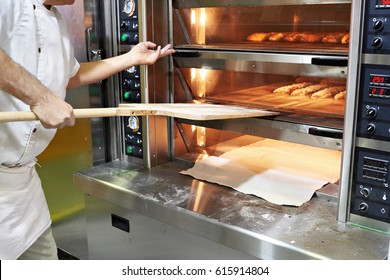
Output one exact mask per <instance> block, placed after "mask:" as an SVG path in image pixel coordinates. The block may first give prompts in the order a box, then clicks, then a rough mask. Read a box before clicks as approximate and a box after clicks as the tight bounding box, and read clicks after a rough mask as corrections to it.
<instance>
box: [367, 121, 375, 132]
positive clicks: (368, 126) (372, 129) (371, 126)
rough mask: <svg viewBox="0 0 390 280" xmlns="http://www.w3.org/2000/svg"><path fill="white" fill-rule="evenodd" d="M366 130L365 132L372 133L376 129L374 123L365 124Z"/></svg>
mask: <svg viewBox="0 0 390 280" xmlns="http://www.w3.org/2000/svg"><path fill="white" fill-rule="evenodd" d="M366 131H367V133H369V134H374V133H375V131H376V127H375V124H373V123H369V124H368V125H367V128H366Z"/></svg>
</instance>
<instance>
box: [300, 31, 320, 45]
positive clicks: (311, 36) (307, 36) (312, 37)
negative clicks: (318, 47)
mask: <svg viewBox="0 0 390 280" xmlns="http://www.w3.org/2000/svg"><path fill="white" fill-rule="evenodd" d="M323 37H324V35H323V34H320V33H304V34H303V35H302V37H301V42H302V43H320V42H321V41H322V38H323Z"/></svg>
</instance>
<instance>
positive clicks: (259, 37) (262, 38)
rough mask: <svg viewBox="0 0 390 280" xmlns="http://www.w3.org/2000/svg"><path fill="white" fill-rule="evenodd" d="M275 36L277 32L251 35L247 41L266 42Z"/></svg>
mask: <svg viewBox="0 0 390 280" xmlns="http://www.w3.org/2000/svg"><path fill="white" fill-rule="evenodd" d="M273 34H275V32H262V33H253V34H251V35H249V36H248V37H247V38H246V39H247V40H248V41H253V42H265V41H267V40H268V38H269V37H270V36H272V35H273Z"/></svg>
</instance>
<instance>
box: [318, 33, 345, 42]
mask: <svg viewBox="0 0 390 280" xmlns="http://www.w3.org/2000/svg"><path fill="white" fill-rule="evenodd" d="M344 35H346V33H344V32H333V33H328V34H326V35H325V36H324V38H322V43H324V44H341V39H342V38H343V37H344Z"/></svg>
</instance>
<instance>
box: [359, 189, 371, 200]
mask: <svg viewBox="0 0 390 280" xmlns="http://www.w3.org/2000/svg"><path fill="white" fill-rule="evenodd" d="M360 194H361V195H362V196H363V197H364V198H368V197H369V196H370V194H371V190H370V189H369V188H363V189H361V190H360Z"/></svg>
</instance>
